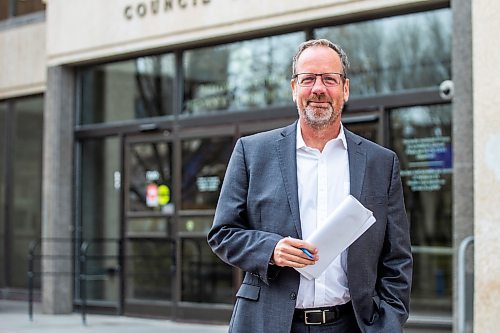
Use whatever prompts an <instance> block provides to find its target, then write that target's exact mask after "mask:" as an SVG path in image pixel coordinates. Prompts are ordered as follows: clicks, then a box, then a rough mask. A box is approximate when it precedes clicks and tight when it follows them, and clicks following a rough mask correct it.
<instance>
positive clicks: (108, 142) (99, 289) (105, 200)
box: [75, 137, 121, 301]
mask: <svg viewBox="0 0 500 333" xmlns="http://www.w3.org/2000/svg"><path fill="white" fill-rule="evenodd" d="M120 151H121V149H120V141H119V139H118V138H117V137H111V138H106V139H92V140H85V141H82V142H81V155H82V158H81V166H80V177H81V178H80V182H79V183H80V187H81V190H80V191H81V198H80V200H81V202H80V207H81V208H80V211H81V221H80V223H81V227H80V228H81V232H82V235H81V237H82V240H85V241H87V242H91V245H90V247H89V251H88V253H89V257H90V258H93V259H89V261H88V263H87V272H88V273H89V274H97V275H101V276H102V279H91V280H88V281H87V282H86V288H87V290H86V291H87V297H88V298H89V300H106V301H117V300H118V297H119V296H118V295H119V287H120V284H119V279H118V278H117V274H116V270H115V268H116V267H118V266H119V265H118V253H119V247H118V242H117V241H116V240H117V239H118V238H119V235H120V233H119V230H120V184H119V182H118V184H117V183H116V180H117V179H116V177H117V172H118V170H120V159H121V154H120ZM98 239H101V241H97V240H98ZM99 258H100V259H99ZM75 269H76V270H77V273H78V269H79V267H78V266H77V267H75ZM76 292H77V293H79V288H76Z"/></svg>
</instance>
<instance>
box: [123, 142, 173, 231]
mask: <svg viewBox="0 0 500 333" xmlns="http://www.w3.org/2000/svg"><path fill="white" fill-rule="evenodd" d="M129 156H130V157H129V162H128V163H129V166H130V171H129V172H130V175H129V177H130V180H129V185H128V186H129V189H128V210H129V211H130V212H163V213H170V214H172V213H173V212H174V203H173V200H172V199H173V198H172V195H173V191H172V173H173V172H172V144H171V143H168V142H146V143H134V144H131V145H130V148H129ZM156 226H157V227H158V228H160V229H162V230H164V231H165V224H156Z"/></svg>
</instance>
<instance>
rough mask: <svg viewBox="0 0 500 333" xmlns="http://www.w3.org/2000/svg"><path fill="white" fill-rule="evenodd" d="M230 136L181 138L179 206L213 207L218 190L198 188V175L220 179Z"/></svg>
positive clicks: (229, 146)
mask: <svg viewBox="0 0 500 333" xmlns="http://www.w3.org/2000/svg"><path fill="white" fill-rule="evenodd" d="M232 147H233V146H232V139H231V138H219V139H218V138H212V139H196V140H189V141H184V142H183V149H182V208H183V209H214V208H215V205H216V204H217V199H218V197H219V190H220V188H219V190H217V191H211V192H200V191H199V190H198V187H197V183H196V182H197V180H198V177H203V176H217V177H218V178H219V179H220V181H221V183H222V180H223V178H224V174H225V171H226V165H227V162H228V161H229V157H230V155H231V151H232Z"/></svg>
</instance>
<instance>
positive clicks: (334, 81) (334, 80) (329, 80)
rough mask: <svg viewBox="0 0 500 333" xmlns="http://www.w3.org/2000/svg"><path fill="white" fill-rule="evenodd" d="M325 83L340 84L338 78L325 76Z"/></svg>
mask: <svg viewBox="0 0 500 333" xmlns="http://www.w3.org/2000/svg"><path fill="white" fill-rule="evenodd" d="M323 81H324V82H325V83H326V84H338V83H339V80H338V78H337V77H336V76H323Z"/></svg>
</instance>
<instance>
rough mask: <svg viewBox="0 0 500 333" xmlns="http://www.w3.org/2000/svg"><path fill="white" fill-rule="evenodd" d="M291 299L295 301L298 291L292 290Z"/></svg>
mask: <svg viewBox="0 0 500 333" xmlns="http://www.w3.org/2000/svg"><path fill="white" fill-rule="evenodd" d="M290 299H291V300H292V301H295V300H296V299H297V294H296V293H294V292H291V293H290Z"/></svg>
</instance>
